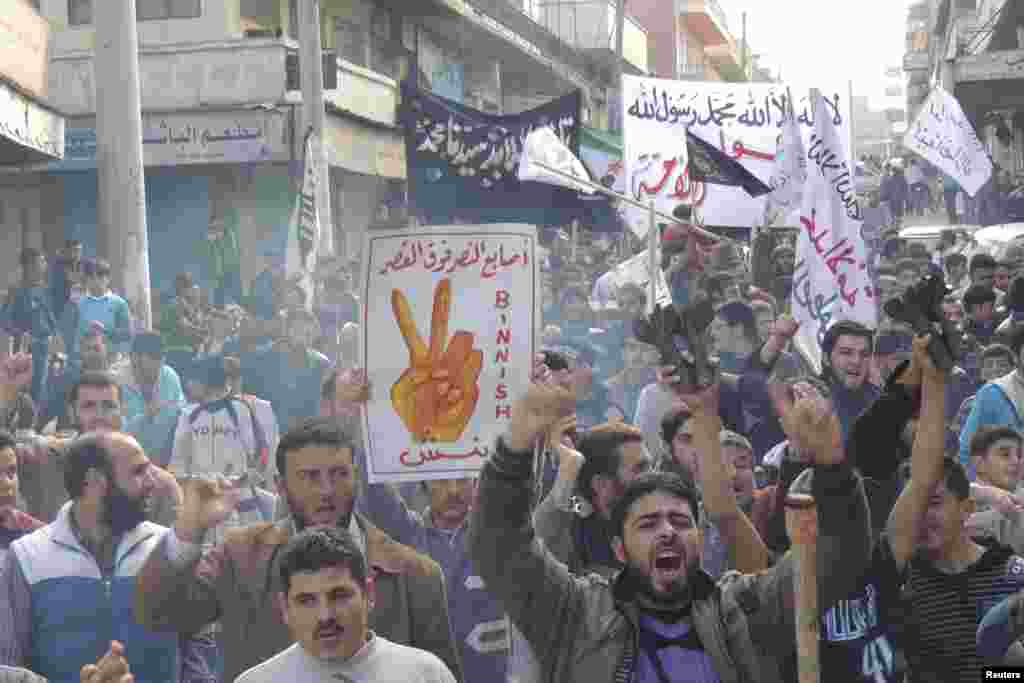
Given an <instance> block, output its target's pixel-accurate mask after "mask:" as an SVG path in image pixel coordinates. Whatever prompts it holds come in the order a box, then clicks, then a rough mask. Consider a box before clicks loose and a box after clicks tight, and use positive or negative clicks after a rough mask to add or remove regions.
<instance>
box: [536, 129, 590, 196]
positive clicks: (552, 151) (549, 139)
mask: <svg viewBox="0 0 1024 683" xmlns="http://www.w3.org/2000/svg"><path fill="white" fill-rule="evenodd" d="M538 163H541V164H544V166H547V167H549V168H553V169H555V170H556V171H561V173H552V172H551V171H548V170H547V169H545V168H541V167H540V166H538V165H537V164H538ZM562 174H565V175H562ZM566 176H572V178H579V179H581V180H585V181H590V180H591V178H590V174H589V173H587V168H586V167H585V166H584V165H583V162H582V161H580V160H579V159H577V158H576V155H575V154H573V153H572V150H570V149H569V148H568V147H567V146H566V145H565V143H564V142H562V141H561V140H560V139H559V137H558V135H556V134H555V131H554V129H553V128H551V126H541V127H540V128H537V129H535V130H534V131H533V132H531V133H530V134H529V135H527V136H526V142H525V144H524V145H523V152H522V154H521V155H520V157H519V179H520V180H533V181H536V182H538V183H547V184H548V185H557V186H558V187H565V188H568V189H570V190H576V191H577V192H586V193H587V194H593V193H594V190H593V188H592V187H590V186H589V185H588V184H585V183H576V182H573V180H572V178H567V177H566Z"/></svg>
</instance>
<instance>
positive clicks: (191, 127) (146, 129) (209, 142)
mask: <svg viewBox="0 0 1024 683" xmlns="http://www.w3.org/2000/svg"><path fill="white" fill-rule="evenodd" d="M142 155H143V160H144V163H145V165H146V166H182V165H189V164H240V163H255V162H261V161H288V160H289V158H290V151H289V131H288V126H287V119H286V118H285V116H284V115H283V114H280V113H277V112H250V111H245V112H211V113H206V114H195V115H189V114H167V115H155V114H143V116H142ZM95 166H96V129H95V128H84V127H83V128H73V129H69V130H68V133H67V147H66V149H65V155H64V163H63V164H51V170H72V169H73V168H75V167H79V168H95Z"/></svg>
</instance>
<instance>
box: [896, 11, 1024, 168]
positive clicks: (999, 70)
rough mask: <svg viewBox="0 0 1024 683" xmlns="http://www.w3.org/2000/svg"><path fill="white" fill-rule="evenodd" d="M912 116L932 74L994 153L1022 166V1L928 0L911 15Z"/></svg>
mask: <svg viewBox="0 0 1024 683" xmlns="http://www.w3.org/2000/svg"><path fill="white" fill-rule="evenodd" d="M904 70H905V71H907V73H908V84H909V85H908V88H907V95H908V107H907V108H908V112H907V113H908V117H909V119H910V120H913V117H914V115H916V113H917V112H918V111H919V109H920V106H921V105H922V104H923V103H924V101H925V99H926V98H927V96H928V92H929V83H930V82H931V80H932V79H933V78H934V79H935V80H936V81H937V82H939V83H941V84H942V85H943V87H944V88H945V89H946V90H948V91H949V92H952V93H954V94H955V95H956V98H957V99H958V100H959V102H960V105H961V106H962V107H963V108H964V111H965V113H966V114H967V117H968V118H969V119H970V121H971V122H972V123H973V124H974V126H975V128H976V130H977V131H978V135H979V137H981V139H982V141H983V142H984V143H985V145H986V147H987V148H988V150H989V153H990V154H991V155H992V157H993V159H994V160H995V161H996V163H998V164H999V165H1000V166H1001V167H1003V168H1004V169H1007V170H1010V171H1013V172H1022V171H1024V87H1022V86H1024V3H1021V2H1019V1H1017V0H923V1H922V2H919V3H916V4H915V5H913V6H911V7H910V9H909V11H908V15H907V52H906V55H905V57H904Z"/></svg>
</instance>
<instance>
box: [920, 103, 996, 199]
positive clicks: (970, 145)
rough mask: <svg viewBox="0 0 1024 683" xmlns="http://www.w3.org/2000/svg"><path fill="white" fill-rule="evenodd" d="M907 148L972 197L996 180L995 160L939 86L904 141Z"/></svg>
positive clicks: (956, 106)
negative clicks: (986, 184)
mask: <svg viewBox="0 0 1024 683" xmlns="http://www.w3.org/2000/svg"><path fill="white" fill-rule="evenodd" d="M903 144H904V145H906V146H907V148H908V149H909V150H910V151H912V152H914V153H915V154H919V155H921V156H922V157H924V158H925V159H927V160H928V161H929V162H931V163H932V164H934V165H935V166H937V167H938V168H940V169H942V172H943V173H945V174H946V175H948V176H951V177H952V178H954V179H955V180H956V181H957V183H959V184H960V187H962V188H964V190H965V191H966V192H967V194H969V195H971V196H972V197H973V196H974V195H976V194H977V193H978V190H980V189H981V186H982V185H984V184H985V183H986V182H988V179H989V178H990V177H991V176H992V160H991V158H989V155H988V151H987V150H986V149H985V146H984V145H983V144H982V143H981V140H979V139H978V135H977V133H976V132H975V131H974V127H973V126H972V125H971V122H970V121H968V120H967V117H966V116H965V115H964V111H963V109H962V108H961V107H960V103H959V102H958V101H957V99H956V98H955V97H953V95H951V94H950V93H948V92H946V91H945V90H943V89H942V87H941V86H935V88H934V89H933V90H932V92H931V94H930V95H929V96H928V100H927V101H926V102H925V103H924V106H923V107H921V112H920V113H919V114H918V115H917V120H916V121H914V125H912V126H911V127H910V128H909V129H907V134H906V135H905V136H904V138H903Z"/></svg>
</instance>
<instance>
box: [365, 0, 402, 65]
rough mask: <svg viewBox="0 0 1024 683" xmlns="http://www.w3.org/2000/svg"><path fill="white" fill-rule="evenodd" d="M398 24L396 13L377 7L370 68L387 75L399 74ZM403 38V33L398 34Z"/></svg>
mask: <svg viewBox="0 0 1024 683" xmlns="http://www.w3.org/2000/svg"><path fill="white" fill-rule="evenodd" d="M396 26H398V24H397V22H396V20H395V15H394V13H393V12H392V11H391V10H389V9H383V8H377V9H376V10H374V12H373V22H372V24H371V32H372V34H371V36H370V47H371V60H370V68H371V69H373V70H374V71H376V72H378V73H382V74H384V75H385V76H390V77H391V78H395V77H397V76H398V50H397V49H396V48H398V47H399V45H396V44H395V40H394V38H395V35H396V34H395V30H394V29H395V27H396ZM398 37H399V39H401V34H398Z"/></svg>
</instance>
